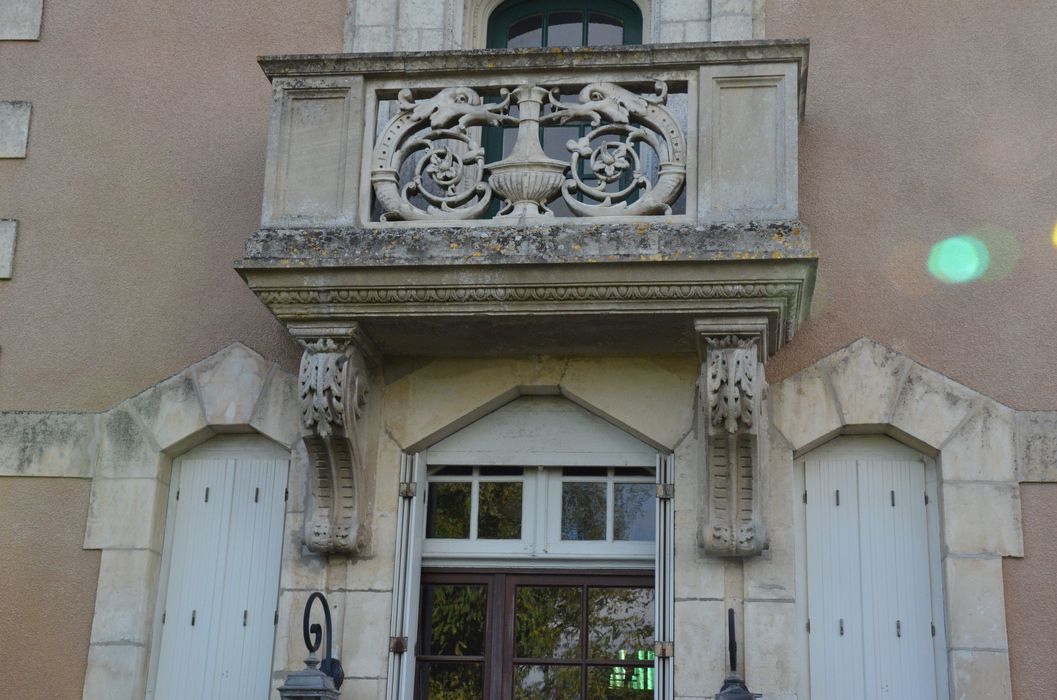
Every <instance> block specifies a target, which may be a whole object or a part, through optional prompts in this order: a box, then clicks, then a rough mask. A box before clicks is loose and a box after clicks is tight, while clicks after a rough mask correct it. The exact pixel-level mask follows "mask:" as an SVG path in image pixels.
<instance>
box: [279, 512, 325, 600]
mask: <svg viewBox="0 0 1057 700" xmlns="http://www.w3.org/2000/svg"><path fill="white" fill-rule="evenodd" d="M304 522H305V516H304V513H287V514H286V522H285V523H284V525H283V558H282V569H281V572H280V574H279V588H280V589H282V590H286V589H297V590H302V591H305V590H307V591H314V590H319V589H322V588H324V587H325V586H326V583H327V558H326V556H325V555H322V554H314V553H312V552H310V551H308V549H306V548H305V546H304V534H305V533H304Z"/></svg>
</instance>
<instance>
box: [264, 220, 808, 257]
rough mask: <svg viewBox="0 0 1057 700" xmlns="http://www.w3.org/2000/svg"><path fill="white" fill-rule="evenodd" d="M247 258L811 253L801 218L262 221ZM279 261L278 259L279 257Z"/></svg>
mask: <svg viewBox="0 0 1057 700" xmlns="http://www.w3.org/2000/svg"><path fill="white" fill-rule="evenodd" d="M245 256H246V258H247V260H254V261H269V260H271V261H274V262H275V264H276V265H280V264H281V265H282V266H283V267H290V266H299V265H300V266H306V265H307V266H315V265H317V264H322V265H325V266H335V265H343V266H356V267H367V266H373V265H421V264H422V263H423V261H429V262H430V264H438V265H445V264H447V265H454V264H470V265H487V264H490V263H511V264H516V263H520V264H531V263H553V262H572V263H576V262H581V263H584V262H600V261H602V262H620V261H636V260H652V261H656V260H731V259H739V260H745V259H759V260H767V259H774V258H779V259H783V258H798V257H809V258H814V257H815V253H814V252H813V251H812V250H811V237H810V234H809V233H808V230H807V227H806V226H805V225H804V224H802V223H800V222H795V221H794V222H788V221H778V222H759V223H756V222H747V223H729V224H713V225H693V224H671V223H666V222H663V221H658V222H650V224H649V225H645V224H643V223H641V222H638V223H606V224H596V223H579V224H571V223H565V224H549V225H544V224H540V225H534V226H532V225H524V224H513V225H508V226H503V227H501V228H496V227H494V226H493V227H491V228H489V227H486V226H478V227H465V226H464V227H457V226H437V227H429V228H418V227H416V228H396V227H389V228H380V229H362V228H326V229H319V228H314V229H313V228H302V229H290V228H284V229H271V228H269V229H260V230H258V231H256V232H255V233H253V234H252V235H251V236H250V238H249V240H248V241H247V242H246V251H245ZM280 261H281V263H280Z"/></svg>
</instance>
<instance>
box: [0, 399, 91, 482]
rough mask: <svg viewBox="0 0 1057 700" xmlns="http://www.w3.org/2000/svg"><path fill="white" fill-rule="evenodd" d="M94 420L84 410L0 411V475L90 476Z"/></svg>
mask: <svg viewBox="0 0 1057 700" xmlns="http://www.w3.org/2000/svg"><path fill="white" fill-rule="evenodd" d="M95 420H96V417H95V416H94V415H91V414H87V413H0V476H75V477H77V476H80V477H88V476H91V474H92V463H91V455H92V441H93V439H94V432H95Z"/></svg>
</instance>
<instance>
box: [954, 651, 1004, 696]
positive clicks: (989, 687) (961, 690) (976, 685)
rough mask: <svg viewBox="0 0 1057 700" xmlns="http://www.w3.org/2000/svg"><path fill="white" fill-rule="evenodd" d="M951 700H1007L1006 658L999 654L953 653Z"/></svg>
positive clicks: (980, 652)
mask: <svg viewBox="0 0 1057 700" xmlns="http://www.w3.org/2000/svg"><path fill="white" fill-rule="evenodd" d="M950 663H951V681H952V684H953V687H952V688H951V698H953V700H1010V698H1012V697H1013V690H1012V687H1011V684H1010V677H1009V655H1008V654H1006V653H1005V652H1001V651H967V650H961V649H959V650H957V651H952V652H951V655H950Z"/></svg>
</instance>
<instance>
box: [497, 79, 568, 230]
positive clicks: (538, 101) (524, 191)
mask: <svg viewBox="0 0 1057 700" xmlns="http://www.w3.org/2000/svg"><path fill="white" fill-rule="evenodd" d="M548 94H549V92H548V91H547V90H546V89H545V88H541V87H536V86H534V85H522V86H521V87H519V88H515V89H514V90H513V91H511V95H512V96H513V97H514V99H515V100H517V104H518V109H519V117H520V119H519V124H518V130H517V141H515V142H514V148H513V150H512V151H511V152H510V155H509V156H507V157H506V158H504V159H503V160H501V161H498V162H496V163H492V164H490V165H489V166H488V170H489V172H490V173H491V175H490V177H489V178H488V183H489V184H490V185H491V186H492V188H493V189H494V190H495V191H496V192H498V193H499V195H500V196H501V197H503V199H505V200H506V202H507V203H506V206H504V207H503V209H501V210H500V212H499V214H497V217H513V218H520V217H523V216H554V213H553V212H552V211H551V210H550V209H548V208H547V203H548V202H550V201H551V200H554V199H556V198H557V197H558V195H559V194H560V193H561V187H562V182H564V181H565V171H566V170H567V169H568V167H569V164H568V163H567V162H566V161H562V160H555V159H554V158H550V157H548V156H547V154H546V153H544V152H543V146H542V145H541V143H540V113H541V112H542V110H543V101H544V100H545V99H547V96H548Z"/></svg>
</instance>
